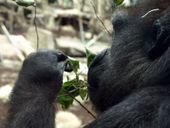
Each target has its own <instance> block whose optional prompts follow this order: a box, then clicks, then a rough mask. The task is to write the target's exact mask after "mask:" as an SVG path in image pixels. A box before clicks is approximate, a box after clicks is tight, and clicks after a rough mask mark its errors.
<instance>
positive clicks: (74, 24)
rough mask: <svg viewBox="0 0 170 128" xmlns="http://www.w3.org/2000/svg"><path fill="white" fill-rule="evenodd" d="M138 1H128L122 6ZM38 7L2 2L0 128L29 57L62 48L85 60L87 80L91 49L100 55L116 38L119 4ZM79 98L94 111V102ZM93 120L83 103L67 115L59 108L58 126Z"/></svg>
mask: <svg viewBox="0 0 170 128" xmlns="http://www.w3.org/2000/svg"><path fill="white" fill-rule="evenodd" d="M136 2H137V0H124V2H123V4H122V5H121V6H124V7H125V6H130V5H133V4H135V3H136ZM36 5H37V6H36V8H35V7H33V6H29V7H24V6H19V5H17V4H16V1H12V0H0V128H3V123H4V120H5V118H6V116H7V109H8V97H9V94H10V92H11V89H12V87H13V86H14V84H15V80H16V78H17V74H18V71H19V70H20V67H21V65H22V62H23V60H24V59H25V57H26V56H27V55H28V54H30V53H31V52H35V51H36V50H37V49H41V48H48V49H60V50H62V51H63V52H65V53H66V54H67V55H68V56H70V57H73V58H76V59H77V60H79V62H80V76H81V79H82V80H86V79H87V76H86V75H87V71H88V68H87V66H86V63H87V62H86V52H85V47H87V46H88V49H90V50H91V51H92V52H93V53H98V52H100V51H102V50H103V49H105V48H107V47H109V46H110V45H111V39H112V38H113V36H112V35H114V34H112V33H114V31H113V28H112V23H111V17H112V14H113V13H114V9H115V6H114V0H37V4H36ZM37 42H38V44H37ZM67 75H68V74H65V77H66V76H67ZM69 77H71V76H70V75H69ZM77 98H78V99H79V101H80V102H81V103H82V104H83V105H84V106H86V107H87V108H88V109H89V110H90V111H92V112H93V107H92V105H91V103H90V102H89V101H88V100H86V101H82V100H81V99H80V98H79V97H77ZM92 120H93V117H92V116H91V115H90V114H89V113H87V111H86V110H84V109H83V108H82V107H81V106H80V105H79V104H78V103H77V102H74V103H73V105H72V106H71V107H70V108H69V109H68V110H67V111H63V110H62V109H60V107H59V113H58V114H57V116H56V122H57V128H79V127H80V126H81V125H82V124H87V123H89V122H90V121H92Z"/></svg>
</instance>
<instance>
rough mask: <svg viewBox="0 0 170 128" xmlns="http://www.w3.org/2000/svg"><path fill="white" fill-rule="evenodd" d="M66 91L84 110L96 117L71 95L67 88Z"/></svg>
mask: <svg viewBox="0 0 170 128" xmlns="http://www.w3.org/2000/svg"><path fill="white" fill-rule="evenodd" d="M65 91H66V93H67V94H68V95H69V96H70V97H71V98H73V99H74V100H75V101H76V102H77V103H78V104H79V105H80V106H81V107H82V108H83V109H84V110H86V111H87V112H88V113H89V114H90V115H91V116H92V117H93V118H94V119H96V116H95V115H94V114H93V113H92V112H90V111H89V110H88V109H87V108H86V107H85V106H84V105H83V104H82V103H81V102H80V101H78V100H77V99H76V98H75V97H73V96H72V95H71V94H70V93H69V92H68V91H67V90H65Z"/></svg>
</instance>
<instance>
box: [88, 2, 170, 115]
mask: <svg viewBox="0 0 170 128" xmlns="http://www.w3.org/2000/svg"><path fill="white" fill-rule="evenodd" d="M113 27H114V30H115V36H114V37H113V38H114V39H113V42H112V46H111V48H110V49H106V50H105V51H103V52H102V53H101V54H99V55H98V56H97V57H96V58H95V60H94V62H93V63H92V65H91V67H90V69H89V72H88V83H89V94H90V99H91V100H92V102H93V104H94V106H95V107H96V109H97V110H98V111H100V112H103V111H105V110H107V109H108V108H110V107H112V106H114V105H116V104H118V103H120V102H121V101H123V100H124V99H126V98H127V96H129V95H131V94H132V93H133V92H135V91H136V90H139V89H141V88H145V87H148V86H159V85H166V84H170V76H169V74H170V49H169V43H170V1H169V0H150V1H146V2H145V3H142V4H139V5H136V6H135V7H129V8H127V9H117V10H116V11H115V13H114V14H113Z"/></svg>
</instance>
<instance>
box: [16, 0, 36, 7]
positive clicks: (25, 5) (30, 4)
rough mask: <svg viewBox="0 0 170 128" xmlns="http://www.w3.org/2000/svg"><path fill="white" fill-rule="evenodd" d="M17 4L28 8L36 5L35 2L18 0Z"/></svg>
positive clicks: (32, 0)
mask: <svg viewBox="0 0 170 128" xmlns="http://www.w3.org/2000/svg"><path fill="white" fill-rule="evenodd" d="M16 3H17V4H18V5H20V6H24V7H28V6H33V5H34V4H35V1H34V0H16Z"/></svg>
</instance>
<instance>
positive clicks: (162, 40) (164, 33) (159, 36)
mask: <svg viewBox="0 0 170 128" xmlns="http://www.w3.org/2000/svg"><path fill="white" fill-rule="evenodd" d="M168 20H169V18H168V17H166V16H165V17H161V19H158V20H156V21H155V22H154V23H153V37H152V40H151V41H152V42H151V44H149V45H147V53H148V55H149V56H150V57H151V58H153V59H155V58H157V57H159V56H161V55H162V54H163V53H164V52H165V51H166V50H167V49H168V47H169V44H170V24H169V23H168V22H169V21H168Z"/></svg>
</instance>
